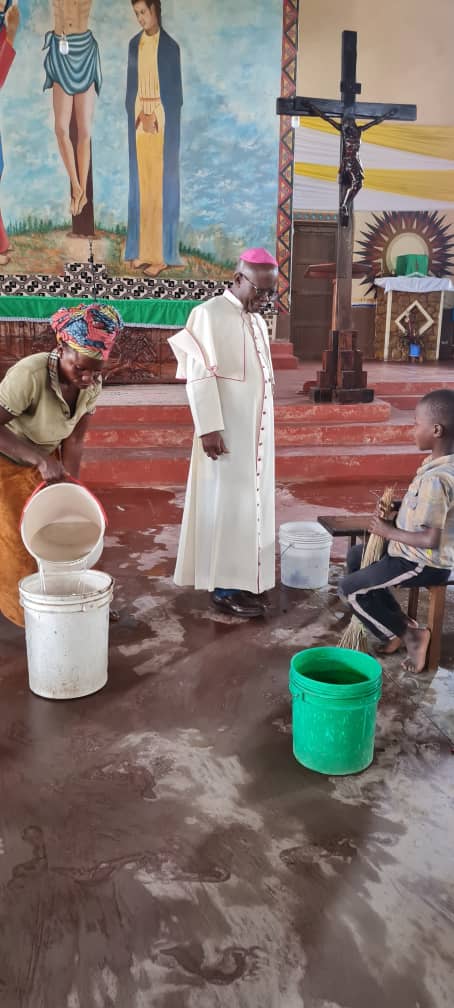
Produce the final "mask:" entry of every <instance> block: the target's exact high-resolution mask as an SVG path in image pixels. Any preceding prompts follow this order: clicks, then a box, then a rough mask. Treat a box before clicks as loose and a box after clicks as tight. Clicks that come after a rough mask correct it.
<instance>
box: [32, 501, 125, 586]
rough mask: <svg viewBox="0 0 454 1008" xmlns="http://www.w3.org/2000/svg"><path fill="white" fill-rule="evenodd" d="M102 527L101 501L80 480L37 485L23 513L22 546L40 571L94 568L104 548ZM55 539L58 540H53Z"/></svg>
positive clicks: (103, 527)
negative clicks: (78, 481) (77, 481)
mask: <svg viewBox="0 0 454 1008" xmlns="http://www.w3.org/2000/svg"><path fill="white" fill-rule="evenodd" d="M65 529H66V533H65ZM105 529H106V517H105V514H104V510H103V508H102V506H101V504H100V503H99V501H98V500H97V498H96V497H95V496H94V494H92V493H91V492H90V490H87V488H86V487H84V486H82V485H81V484H80V483H72V482H65V483H50V484H48V485H43V486H42V487H38V488H37V490H35V492H34V493H33V494H32V496H31V497H30V498H29V499H28V501H27V503H26V505H25V507H24V510H23V512H22V518H21V535H22V540H23V543H24V546H25V547H26V549H27V550H28V552H29V553H31V555H32V556H33V557H34V558H35V560H36V563H37V565H38V567H40V568H41V569H42V570H43V571H49V572H56V573H57V572H59V571H66V570H73V571H78V570H86V569H87V568H90V567H93V566H94V565H95V563H96V562H97V561H98V560H99V557H100V556H101V553H102V551H103V548H104V532H105ZM55 538H57V540H58V542H57V543H55V542H53V541H52V540H53V539H54V540H55Z"/></svg>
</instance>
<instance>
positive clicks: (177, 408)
mask: <svg viewBox="0 0 454 1008" xmlns="http://www.w3.org/2000/svg"><path fill="white" fill-rule="evenodd" d="M274 415H275V420H276V423H310V424H325V423H329V424H331V423H339V424H342V425H344V424H347V423H383V422H385V421H387V420H389V418H390V417H391V406H390V405H389V403H387V402H383V401H381V400H379V399H377V400H375V402H373V403H358V404H355V405H351V406H350V405H348V406H339V405H338V404H337V403H320V404H319V405H317V404H316V403H312V402H308V401H307V400H305V399H303V398H302V399H301V400H297V401H296V402H295V398H294V397H293V398H292V400H291V401H289V402H286V401H285V399H284V400H282V399H281V400H279V399H278V400H275V403H274ZM125 424H126V425H130V424H137V425H145V424H149V425H152V424H161V425H163V426H170V425H174V424H189V425H191V424H192V419H191V412H190V409H189V406H188V405H187V404H186V403H172V404H171V405H167V404H161V403H149V404H143V405H130V404H126V405H122V404H121V401H120V403H119V405H116V406H111V405H106V406H103V405H100V406H98V408H97V410H96V413H95V414H94V416H93V417H92V419H91V422H90V429H91V430H94V429H96V428H98V427H100V428H106V427H110V429H111V430H115V429H116V428H118V427H122V426H124V425H125Z"/></svg>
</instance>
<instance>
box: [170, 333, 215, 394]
mask: <svg viewBox="0 0 454 1008" xmlns="http://www.w3.org/2000/svg"><path fill="white" fill-rule="evenodd" d="M167 342H168V343H170V346H171V347H172V350H173V352H174V354H175V357H176V359H177V373H176V378H181V379H182V380H183V381H187V378H188V369H187V360H188V357H192V358H193V359H194V360H196V361H198V362H199V364H203V366H204V367H205V368H206V369H207V371H211V373H212V374H213V375H216V371H217V364H210V362H209V361H208V359H207V356H206V354H205V352H204V350H203V348H202V347H201V346H200V343H198V341H197V340H196V338H195V336H193V335H192V333H191V332H189V329H186V328H184V329H180V331H179V332H177V333H175V336H170V338H169V339H168V341H167Z"/></svg>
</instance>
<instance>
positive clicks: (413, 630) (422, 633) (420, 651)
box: [402, 626, 430, 672]
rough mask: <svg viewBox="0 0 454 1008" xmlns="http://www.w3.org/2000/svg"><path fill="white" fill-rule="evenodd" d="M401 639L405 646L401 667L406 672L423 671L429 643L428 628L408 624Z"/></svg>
mask: <svg viewBox="0 0 454 1008" xmlns="http://www.w3.org/2000/svg"><path fill="white" fill-rule="evenodd" d="M403 639H404V643H405V647H406V648H407V657H406V658H405V660H404V661H403V662H402V668H404V669H405V670H406V671H407V672H423V671H424V668H425V665H426V658H427V651H428V648H429V644H430V630H429V628H428V627H412V626H409V627H408V630H406V632H405V634H404V637H403Z"/></svg>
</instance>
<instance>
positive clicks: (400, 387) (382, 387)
mask: <svg viewBox="0 0 454 1008" xmlns="http://www.w3.org/2000/svg"><path fill="white" fill-rule="evenodd" d="M366 367H367V363H366ZM415 370H416V369H415ZM416 373H417V372H416ZM448 374H449V372H448ZM373 387H374V389H375V394H376V395H377V396H379V397H380V398H382V399H387V398H388V396H393V395H412V396H418V397H419V398H420V397H421V396H423V395H427V393H428V392H432V391H434V390H435V389H440V388H452V389H454V369H453V371H452V376H451V378H446V377H443V380H440V381H439V380H438V379H437V378H433V379H426V380H425V381H422V380H421V379H419V380H418V378H415V380H414V381H411V380H410V381H409V380H403V381H391V380H389V381H381V380H380V379H379V380H378V381H374V382H373Z"/></svg>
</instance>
